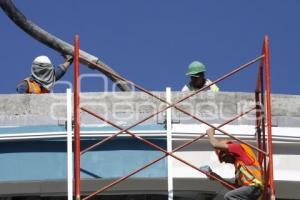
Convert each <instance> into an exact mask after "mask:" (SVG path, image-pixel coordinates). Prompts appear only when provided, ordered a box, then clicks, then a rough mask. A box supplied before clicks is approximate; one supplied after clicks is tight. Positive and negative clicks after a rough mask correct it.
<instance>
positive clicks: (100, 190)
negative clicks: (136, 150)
mask: <svg viewBox="0 0 300 200" xmlns="http://www.w3.org/2000/svg"><path fill="white" fill-rule="evenodd" d="M83 110H84V111H86V112H87V113H89V114H91V115H93V116H95V117H96V118H98V116H97V115H96V114H95V115H94V113H93V112H91V111H89V110H88V109H85V108H83ZM253 110H255V107H254V108H252V109H250V110H248V111H246V112H244V113H241V114H239V115H237V116H235V117H233V118H231V119H229V120H227V121H226V122H224V123H223V124H221V125H219V126H218V128H221V127H223V126H225V125H226V124H229V123H230V122H232V121H234V120H236V119H238V118H240V117H242V116H244V115H246V114H248V113H249V112H251V111H253ZM101 120H102V119H101ZM205 135H206V133H204V134H202V135H200V136H198V137H197V138H195V139H193V140H192V141H189V142H187V143H185V144H182V145H180V146H178V147H177V148H175V149H174V150H173V151H172V152H169V153H166V154H165V155H164V156H162V157H160V158H157V159H155V160H154V161H152V162H150V163H148V164H147V165H145V166H143V167H141V168H139V169H137V170H136V171H134V172H132V173H130V174H129V175H127V176H125V177H122V178H120V179H118V180H116V181H114V182H112V183H111V184H109V185H107V186H105V187H103V188H101V189H99V190H97V191H95V192H94V193H92V194H90V195H89V196H87V197H86V198H84V199H83V200H87V199H89V198H91V197H93V196H95V195H97V194H99V193H102V192H104V191H106V190H108V189H109V188H111V187H113V186H114V185H116V184H118V183H119V182H121V181H124V180H126V179H127V178H129V177H131V176H133V175H134V174H136V173H138V172H140V171H141V170H143V169H145V168H147V167H149V166H151V165H153V164H154V163H156V162H158V161H160V160H162V159H163V158H165V157H167V156H168V155H171V154H173V153H175V152H177V151H179V150H181V149H183V148H184V147H186V146H188V145H190V144H192V143H194V142H196V141H198V140H199V139H201V138H203V137H205ZM179 161H180V160H179ZM185 164H186V163H185ZM196 170H197V171H200V172H202V173H203V174H205V175H207V176H209V177H210V178H213V179H216V180H219V179H218V178H217V177H215V176H213V175H210V174H207V173H206V172H204V171H202V170H200V169H198V168H196ZM219 181H220V182H221V183H222V184H224V185H226V186H228V187H230V188H232V189H234V187H233V186H231V185H228V184H227V182H225V181H224V180H219Z"/></svg>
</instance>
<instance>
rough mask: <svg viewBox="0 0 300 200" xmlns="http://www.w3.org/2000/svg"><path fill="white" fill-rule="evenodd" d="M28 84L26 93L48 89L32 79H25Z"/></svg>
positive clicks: (36, 92)
mask: <svg viewBox="0 0 300 200" xmlns="http://www.w3.org/2000/svg"><path fill="white" fill-rule="evenodd" d="M24 81H26V82H27V85H28V93H29V94H41V93H49V91H48V90H47V89H45V88H43V87H41V86H40V85H39V84H38V83H37V82H35V81H34V80H32V79H29V78H27V79H25V80H24Z"/></svg>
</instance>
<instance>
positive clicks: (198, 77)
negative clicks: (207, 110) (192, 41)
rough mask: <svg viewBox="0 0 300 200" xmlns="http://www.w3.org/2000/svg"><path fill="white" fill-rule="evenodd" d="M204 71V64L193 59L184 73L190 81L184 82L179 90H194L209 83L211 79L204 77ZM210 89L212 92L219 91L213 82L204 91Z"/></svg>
mask: <svg viewBox="0 0 300 200" xmlns="http://www.w3.org/2000/svg"><path fill="white" fill-rule="evenodd" d="M205 72H206V68H205V65H204V64H203V63H201V62H199V61H193V62H192V63H191V64H190V65H189V67H188V71H187V73H186V75H187V76H189V77H190V79H191V80H190V82H189V83H188V84H186V85H185V86H184V87H183V88H182V89H181V91H183V92H185V91H195V90H199V89H201V88H203V87H204V86H207V85H209V84H211V81H210V80H209V79H206V78H205ZM207 90H210V91H213V92H219V88H218V86H216V85H215V84H213V85H211V86H210V87H208V88H207V89H205V91H207Z"/></svg>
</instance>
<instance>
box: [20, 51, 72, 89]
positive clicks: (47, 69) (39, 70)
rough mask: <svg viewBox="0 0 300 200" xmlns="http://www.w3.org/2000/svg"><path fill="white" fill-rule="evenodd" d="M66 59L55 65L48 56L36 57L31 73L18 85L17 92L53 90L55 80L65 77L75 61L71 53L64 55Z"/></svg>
mask: <svg viewBox="0 0 300 200" xmlns="http://www.w3.org/2000/svg"><path fill="white" fill-rule="evenodd" d="M64 59H65V60H64V63H63V64H60V65H59V66H58V67H54V66H53V64H52V63H51V61H50V59H49V58H48V57H47V56H44V55H41V56H38V57H36V58H35V59H34V60H33V62H32V65H31V75H30V76H29V77H27V78H25V79H24V80H23V81H22V82H21V83H20V84H19V85H18V86H17V92H18V93H29V94H41V93H49V92H50V91H52V89H53V85H54V83H55V81H57V80H59V79H60V78H61V77H63V75H64V74H65V72H66V70H67V69H68V67H69V66H70V65H71V64H72V62H73V57H72V56H70V55H66V56H64Z"/></svg>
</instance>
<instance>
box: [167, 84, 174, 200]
mask: <svg viewBox="0 0 300 200" xmlns="http://www.w3.org/2000/svg"><path fill="white" fill-rule="evenodd" d="M166 100H167V102H169V103H171V88H169V87H167V88H166ZM166 122H167V151H168V152H172V110H171V108H168V109H167V121H166ZM167 159H168V200H173V196H174V189H173V158H172V157H171V156H168V157H167Z"/></svg>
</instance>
